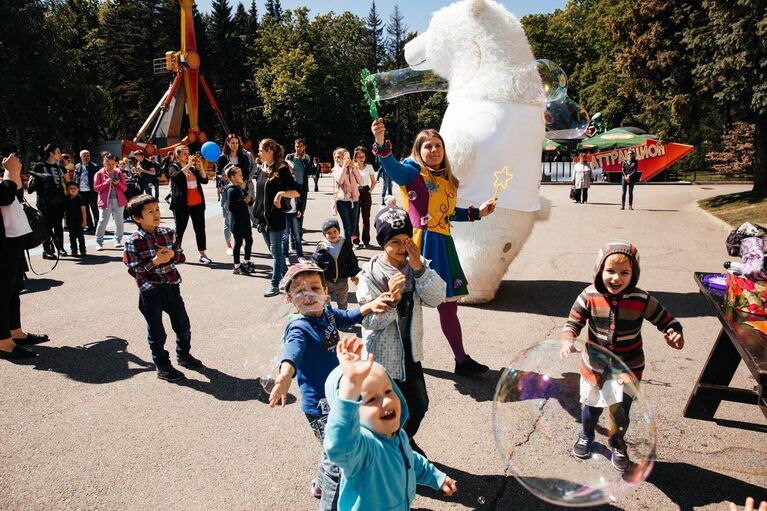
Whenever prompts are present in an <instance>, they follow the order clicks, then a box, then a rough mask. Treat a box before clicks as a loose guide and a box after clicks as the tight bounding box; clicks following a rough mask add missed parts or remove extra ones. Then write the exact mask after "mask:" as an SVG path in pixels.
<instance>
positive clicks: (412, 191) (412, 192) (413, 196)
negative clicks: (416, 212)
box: [407, 190, 418, 201]
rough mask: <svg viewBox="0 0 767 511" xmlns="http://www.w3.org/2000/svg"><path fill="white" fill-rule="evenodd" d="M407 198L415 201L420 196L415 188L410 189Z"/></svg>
mask: <svg viewBox="0 0 767 511" xmlns="http://www.w3.org/2000/svg"><path fill="white" fill-rule="evenodd" d="M407 198H408V199H410V200H411V201H414V200H416V199H417V198H418V194H417V193H415V191H414V190H410V191H409V192H407Z"/></svg>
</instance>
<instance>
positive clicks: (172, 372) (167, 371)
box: [157, 364, 185, 382]
mask: <svg viewBox="0 0 767 511" xmlns="http://www.w3.org/2000/svg"><path fill="white" fill-rule="evenodd" d="M157 377H158V378H160V379H161V380H165V381H171V382H174V381H181V380H183V379H184V378H185V376H184V373H182V372H181V371H179V370H178V369H176V368H175V367H173V366H172V365H170V364H169V365H168V366H166V367H158V368H157Z"/></svg>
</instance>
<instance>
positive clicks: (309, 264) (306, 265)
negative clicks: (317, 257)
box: [280, 260, 324, 293]
mask: <svg viewBox="0 0 767 511" xmlns="http://www.w3.org/2000/svg"><path fill="white" fill-rule="evenodd" d="M307 272H310V273H319V274H320V275H323V274H324V272H323V271H322V268H320V267H319V266H317V265H316V264H315V263H314V261H311V260H308V261H307V260H301V261H299V262H297V263H296V264H294V265H293V266H291V267H290V268H288V272H287V273H286V274H285V276H284V277H282V280H281V281H280V289H282V290H283V291H285V292H286V293H289V292H290V283H291V282H293V279H294V278H296V275H298V274H300V273H307Z"/></svg>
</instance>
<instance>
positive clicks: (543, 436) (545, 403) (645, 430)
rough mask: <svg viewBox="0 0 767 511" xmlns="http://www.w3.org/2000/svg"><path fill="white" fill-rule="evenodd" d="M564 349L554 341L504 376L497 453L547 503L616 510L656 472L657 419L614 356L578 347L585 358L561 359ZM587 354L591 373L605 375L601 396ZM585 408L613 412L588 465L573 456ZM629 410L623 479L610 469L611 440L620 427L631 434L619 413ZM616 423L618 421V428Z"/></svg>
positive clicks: (600, 427)
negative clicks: (584, 369)
mask: <svg viewBox="0 0 767 511" xmlns="http://www.w3.org/2000/svg"><path fill="white" fill-rule="evenodd" d="M560 347H561V343H560V342H559V341H555V340H547V341H544V342H541V343H539V344H535V345H533V346H531V347H530V348H528V349H526V350H524V351H523V352H521V353H519V354H518V355H517V356H516V357H515V358H514V360H513V361H512V362H511V364H509V368H508V369H506V370H505V371H504V372H503V374H502V375H501V378H500V380H499V382H498V385H497V387H496V391H495V400H494V403H493V427H494V432H495V440H496V445H497V447H498V451H499V452H500V454H501V456H502V457H503V461H504V463H505V464H506V467H507V469H508V470H509V471H510V472H511V473H512V474H513V475H514V476H515V477H516V478H517V479H518V480H519V482H520V483H521V484H522V485H523V486H524V487H525V488H527V489H528V490H529V491H530V492H531V493H533V494H534V495H535V496H537V497H539V498H541V499H543V500H545V501H547V502H550V503H553V504H558V505H564V506H595V505H598V504H602V503H606V502H614V501H616V500H617V499H618V497H619V496H620V495H622V494H625V493H627V492H629V491H632V490H633V489H635V488H636V487H637V486H638V485H639V484H640V483H641V482H642V481H644V480H645V478H647V476H648V475H649V473H650V471H651V469H652V467H653V464H654V462H655V440H656V433H655V422H654V419H653V416H652V413H651V411H650V409H649V406H648V404H647V402H646V401H645V400H644V397H643V395H642V391H641V388H640V386H639V385H638V383H637V381H636V378H635V377H634V375H633V373H631V372H630V370H629V369H628V367H626V365H625V364H623V362H621V361H620V360H619V359H618V358H617V357H616V356H615V355H613V354H612V353H610V352H609V351H607V350H605V349H603V348H601V347H598V346H596V345H593V344H591V343H587V345H586V346H584V344H582V343H579V344H578V349H579V350H581V352H582V353H574V354H571V355H570V356H569V357H568V358H565V359H562V358H560V356H559V350H560ZM583 353H585V354H587V356H588V357H589V360H590V363H591V366H592V367H605V368H606V369H605V370H604V372H603V373H602V377H601V379H600V381H601V382H602V386H601V388H600V387H595V386H593V385H590V384H588V383H587V382H586V380H585V379H582V377H581V376H580V374H579V365H580V364H581V363H582V362H581V360H582V357H583V356H584V355H583ZM581 380H583V382H582V381H581ZM632 396H633V397H632ZM584 402H586V403H591V405H592V406H594V407H596V406H600V407H608V409H605V410H603V412H602V414H601V417H600V419H599V422H598V424H597V425H596V438H595V440H594V443H593V444H592V446H591V450H590V455H589V457H588V458H587V459H579V458H576V457H575V456H574V455H573V453H572V449H573V445H574V444H575V442H576V440H577V439H578V436H579V434H580V433H581V429H582V427H581V424H580V421H581V410H582V407H583V405H582V403H584ZM628 403H631V405H630V413H629V418H630V421H629V423H628V424H629V425H628V428H627V430H625V429H624V430H623V431H625V432H626V433H625V442H626V448H627V453H628V457H629V459H630V460H631V461H630V463H629V465H628V468H627V469H626V470H625V471H624V472H620V471H618V470H616V469H615V468H613V465H612V463H611V449H610V440H609V439H608V437H609V432H610V431H611V430H613V429H615V430H617V426H616V424H618V425H621V426H625V422H623V421H622V420H621V413H620V409H621V406H626V405H627V404H628ZM608 410H612V411H614V415H611V414H610V413H608ZM613 416H614V417H616V418H617V419H616V421H613V420H611V417H613ZM619 438H620V437H619V436H617V437H615V439H619ZM613 441H618V442H619V440H613Z"/></svg>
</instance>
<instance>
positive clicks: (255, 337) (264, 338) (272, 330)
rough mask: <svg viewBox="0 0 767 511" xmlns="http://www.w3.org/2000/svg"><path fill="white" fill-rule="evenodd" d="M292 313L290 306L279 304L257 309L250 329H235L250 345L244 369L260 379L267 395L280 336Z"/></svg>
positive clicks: (274, 375)
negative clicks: (256, 315)
mask: <svg viewBox="0 0 767 511" xmlns="http://www.w3.org/2000/svg"><path fill="white" fill-rule="evenodd" d="M291 312H293V307H292V306H291V305H290V304H287V303H285V302H284V301H282V300H280V301H279V302H271V303H270V305H268V306H266V307H262V308H260V309H259V311H258V320H257V321H254V322H253V324H252V325H253V326H252V328H250V329H248V330H244V331H243V330H242V329H238V332H240V333H242V334H244V335H245V338H246V340H247V342H248V344H249V346H248V348H247V355H246V356H245V357H244V366H245V368H246V370H247V372H248V373H249V374H250V375H252V376H253V377H256V378H258V379H259V383H260V384H261V386H262V387H263V388H264V390H265V391H266V392H267V393H269V392H271V389H272V387H274V379H275V378H276V376H277V373H278V370H279V367H278V364H279V355H280V352H281V351H282V335H283V333H284V331H285V327H286V326H287V324H288V316H289V315H290V313H291ZM267 389H268V390H267Z"/></svg>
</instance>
